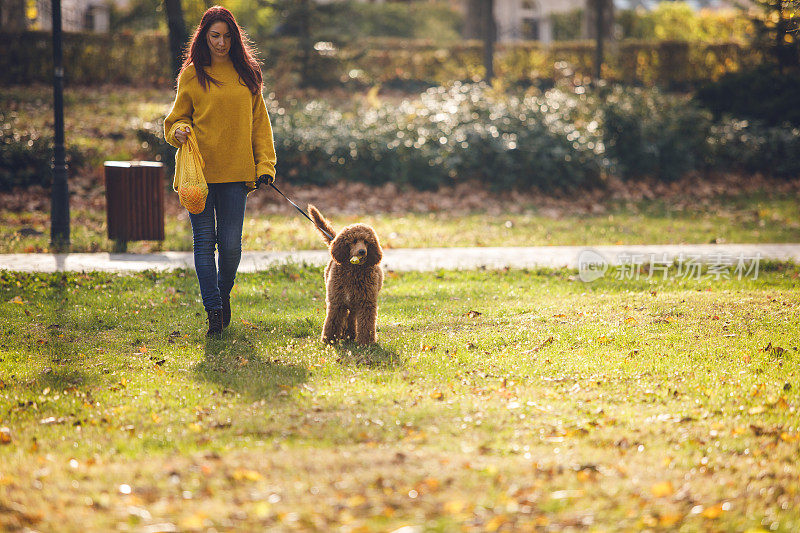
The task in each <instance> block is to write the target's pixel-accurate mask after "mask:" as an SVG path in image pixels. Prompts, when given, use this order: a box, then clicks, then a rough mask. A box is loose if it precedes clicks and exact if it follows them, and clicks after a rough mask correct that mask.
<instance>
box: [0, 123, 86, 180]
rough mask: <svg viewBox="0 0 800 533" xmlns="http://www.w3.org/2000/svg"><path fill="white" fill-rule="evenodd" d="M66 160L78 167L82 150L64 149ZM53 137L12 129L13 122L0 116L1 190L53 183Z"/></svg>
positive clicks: (81, 159)
mask: <svg viewBox="0 0 800 533" xmlns="http://www.w3.org/2000/svg"><path fill="white" fill-rule="evenodd" d="M66 155H67V163H68V164H70V165H71V166H73V167H78V166H80V165H81V164H82V162H83V157H82V156H81V153H80V152H79V151H78V150H76V149H75V148H74V147H68V148H67V154H66ZM52 161H53V138H52V137H43V136H41V135H40V134H39V133H37V132H34V131H20V130H19V129H16V130H15V129H14V124H13V122H12V121H10V120H8V118H7V117H5V116H4V115H0V190H2V191H8V190H11V189H13V188H14V187H29V186H31V185H42V186H48V185H49V184H50V183H51V182H52V177H53V169H52Z"/></svg>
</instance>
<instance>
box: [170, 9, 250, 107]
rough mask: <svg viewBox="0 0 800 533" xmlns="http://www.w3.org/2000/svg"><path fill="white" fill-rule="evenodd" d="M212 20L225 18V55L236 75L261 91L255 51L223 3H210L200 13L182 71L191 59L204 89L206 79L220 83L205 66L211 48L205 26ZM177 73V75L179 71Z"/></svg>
mask: <svg viewBox="0 0 800 533" xmlns="http://www.w3.org/2000/svg"><path fill="white" fill-rule="evenodd" d="M215 22H224V23H226V24H227V25H228V28H230V30H231V48H230V51H229V52H228V56H229V57H230V58H231V62H232V63H233V67H234V68H235V69H236V72H237V73H239V78H240V79H241V81H242V82H243V83H244V84H245V85H246V86H247V88H248V89H250V92H251V93H253V94H256V93H259V92H261V86H262V83H263V81H264V80H263V77H262V75H261V67H260V66H259V65H258V61H256V58H255V56H256V54H255V51H254V50H253V48H252V47H251V46H250V44H249V39H248V37H247V34H246V33H245V31H244V30H243V29H242V28H241V27H240V26H239V24H238V23H237V22H236V19H235V18H233V13H231V12H230V11H228V10H227V9H225V8H224V7H222V6H214V7H210V8H208V9H207V10H206V12H205V13H203V18H201V19H200V24H199V25H198V26H197V29H195V30H194V35H192V39H191V41H189V46H188V47H187V53H186V57H185V58H184V60H183V66H182V67H181V72H183V71H184V70H185V69H186V68H187V67H188V66H189V65H190V64H192V63H194V68H195V71H196V72H197V81H198V82H200V86H201V87H202V88H203V89H206V88H207V87H208V84H209V83H213V84H214V85H219V81H217V80H215V79H214V78H212V77H211V76H210V75H209V74H208V73H207V72H206V69H205V67H208V66H210V65H211V51H210V50H209V49H208V41H207V40H206V36H207V34H208V29H209V28H210V27H211V25H212V24H214V23H215ZM178 77H179V78H180V75H179V76H178Z"/></svg>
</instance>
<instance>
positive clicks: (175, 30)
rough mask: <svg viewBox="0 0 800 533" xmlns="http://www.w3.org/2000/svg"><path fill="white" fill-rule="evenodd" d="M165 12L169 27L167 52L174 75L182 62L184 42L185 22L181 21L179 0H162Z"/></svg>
mask: <svg viewBox="0 0 800 533" xmlns="http://www.w3.org/2000/svg"><path fill="white" fill-rule="evenodd" d="M164 7H165V8H166V9H165V11H166V14H167V28H168V29H169V54H170V59H171V61H172V71H173V73H174V74H175V76H176V77H177V76H178V73H180V71H181V65H182V64H183V47H184V45H185V43H186V39H187V37H188V36H187V34H186V24H185V23H184V21H183V8H182V7H181V0H164Z"/></svg>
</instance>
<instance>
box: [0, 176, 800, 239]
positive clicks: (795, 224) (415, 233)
mask: <svg viewBox="0 0 800 533" xmlns="http://www.w3.org/2000/svg"><path fill="white" fill-rule="evenodd" d="M254 194H267V193H261V192H256V193H254ZM172 196H174V194H172V193H170V197H169V201H171V202H172V201H176V200H175V199H174V198H172ZM797 202H798V198H797V197H796V195H792V194H778V193H769V192H766V191H765V192H761V193H758V194H747V195H745V194H738V195H731V196H725V197H719V198H715V199H714V200H713V201H706V202H703V203H694V204H692V205H691V206H686V205H680V204H675V203H672V202H665V201H641V202H636V203H632V204H627V203H626V204H622V203H617V204H615V205H610V206H608V212H606V213H603V214H597V215H586V214H563V215H559V216H553V215H552V214H549V213H546V212H543V211H542V210H541V209H540V208H537V207H535V206H530V208H529V209H527V210H523V211H522V213H505V214H487V213H485V212H483V213H481V212H473V213H468V214H455V215H454V214H451V213H448V212H436V213H413V212H412V213H405V214H389V213H384V214H372V215H363V216H331V217H330V218H331V219H332V221H333V223H334V225H335V227H337V228H338V227H342V226H343V225H345V224H352V223H354V222H357V221H358V222H365V223H367V224H371V225H372V226H374V227H375V229H376V231H377V232H378V235H379V236H380V238H381V241H382V243H383V245H384V246H385V247H387V248H420V247H438V246H549V245H572V246H582V245H602V244H626V245H632V244H680V243H709V242H728V243H780V242H800V213H799V212H798V210H797ZM72 217H73V222H72V228H71V229H72V235H71V241H72V248H71V249H72V251H74V252H98V251H111V250H112V249H113V246H114V244H113V242H111V241H110V240H109V239H108V236H107V233H108V230H107V226H106V214H105V212H104V211H89V210H78V211H76V212H74V213H73V214H72ZM49 224H50V222H49V214H48V213H46V212H10V211H8V210H5V211H2V210H0V236H2V239H0V253H23V252H45V251H48V250H49V249H50V245H49V240H50V229H49ZM31 230H32V231H31ZM165 234H166V240H165V241H164V242H163V243H157V242H132V243H130V244H129V245H128V250H129V251H131V252H149V251H153V250H162V249H163V250H191V249H192V234H191V225H190V223H189V220H188V217H187V215H186V213H185V212H181V214H180V215H177V216H167V218H166V229H165ZM243 244H244V249H245V250H251V251H255V250H304V249H312V250H313V249H321V248H322V240H321V239H320V236H319V233H318V232H317V231H316V230H315V229H314V227H313V226H312V225H311V224H310V223H309V222H308V221H307V220H306V219H304V218H302V217H301V216H300V215H299V214H298V213H295V214H292V215H266V214H264V213H263V211H261V210H259V209H258V208H253V209H251V210H249V211H248V214H247V218H246V220H245V228H244V235H243Z"/></svg>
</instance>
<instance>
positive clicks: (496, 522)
mask: <svg viewBox="0 0 800 533" xmlns="http://www.w3.org/2000/svg"><path fill="white" fill-rule="evenodd" d="M506 522H508V518H507V517H506V515H502V514H501V515H498V516H495V517H494V518H492V519H491V520H489V521H488V522H487V523H486V529H485V530H484V531H497V530H498V529H500V528H501V527H502V526H503V524H505V523H506Z"/></svg>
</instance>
